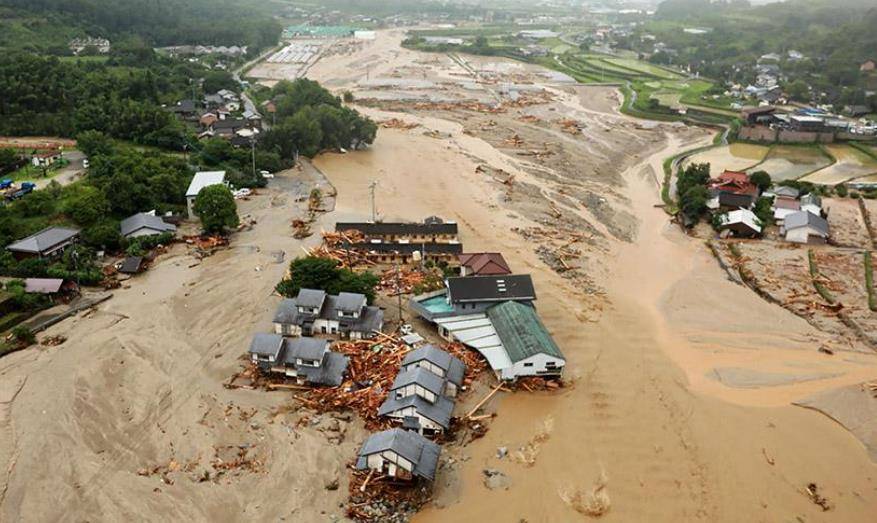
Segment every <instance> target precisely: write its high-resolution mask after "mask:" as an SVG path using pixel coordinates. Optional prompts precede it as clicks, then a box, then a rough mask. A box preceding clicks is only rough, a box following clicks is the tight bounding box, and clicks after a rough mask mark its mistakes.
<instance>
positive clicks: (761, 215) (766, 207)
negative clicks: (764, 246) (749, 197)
mask: <svg viewBox="0 0 877 523" xmlns="http://www.w3.org/2000/svg"><path fill="white" fill-rule="evenodd" d="M771 207H773V198H769V197H766V196H762V197H761V198H759V199H758V200H756V202H755V207H754V208H753V209H752V212H753V213H754V214H755V216H756V217H757V218H758V221H760V222H761V226H762V227H765V226H768V225H773V210H772V209H771Z"/></svg>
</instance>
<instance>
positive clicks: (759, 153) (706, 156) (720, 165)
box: [685, 143, 769, 176]
mask: <svg viewBox="0 0 877 523" xmlns="http://www.w3.org/2000/svg"><path fill="white" fill-rule="evenodd" d="M768 150H769V148H768V147H765V146H763V145H750V144H745V143H735V144H731V145H724V146H721V147H713V148H712V149H709V150H706V151H703V152H699V153H697V154H695V155H693V156H691V157H689V158H688V159H687V160H686V161H685V165H689V164H690V163H708V164H710V174H711V175H712V176H718V175H720V174H722V171H724V170H726V169H727V170H730V171H744V170H746V169H748V168H749V167H752V166H753V165H755V164H757V163H758V162H760V161H761V160H763V159H764V157H765V156H766V155H767V152H768Z"/></svg>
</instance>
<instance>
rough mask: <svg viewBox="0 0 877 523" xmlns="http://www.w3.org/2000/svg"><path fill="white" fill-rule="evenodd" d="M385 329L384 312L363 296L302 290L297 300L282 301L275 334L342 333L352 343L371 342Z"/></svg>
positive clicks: (278, 310)
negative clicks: (356, 341)
mask: <svg viewBox="0 0 877 523" xmlns="http://www.w3.org/2000/svg"><path fill="white" fill-rule="evenodd" d="M383 326H384V311H382V310H381V309H380V308H378V307H374V306H369V305H368V304H367V301H366V297H365V296H364V295H362V294H356V293H351V292H342V293H340V294H338V295H337V296H333V295H331V294H327V293H326V292H325V291H321V290H315V289H301V290H299V292H298V296H296V297H295V298H287V299H284V300H283V301H281V302H280V305H279V306H278V307H277V312H276V314H275V315H274V331H275V332H276V333H277V334H279V335H283V336H302V335H311V334H340V335H341V336H342V337H345V338H350V339H352V340H359V339H367V338H371V337H372V336H374V333H376V332H380V330H381V329H382V328H383Z"/></svg>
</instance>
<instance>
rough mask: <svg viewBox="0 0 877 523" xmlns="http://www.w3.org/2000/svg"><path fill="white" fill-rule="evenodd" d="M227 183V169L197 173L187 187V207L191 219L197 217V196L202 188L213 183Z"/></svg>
mask: <svg viewBox="0 0 877 523" xmlns="http://www.w3.org/2000/svg"><path fill="white" fill-rule="evenodd" d="M224 183H225V171H202V172H199V173H195V177H194V178H192V183H190V184H189V188H188V189H186V208H187V209H188V211H189V219H192V218H194V217H195V210H194V206H195V198H196V197H197V196H198V193H199V192H201V189H203V188H205V187H209V186H211V185H219V184H224Z"/></svg>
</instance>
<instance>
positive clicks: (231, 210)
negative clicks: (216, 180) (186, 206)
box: [193, 185, 240, 233]
mask: <svg viewBox="0 0 877 523" xmlns="http://www.w3.org/2000/svg"><path fill="white" fill-rule="evenodd" d="M193 210H194V211H195V214H197V215H198V217H199V218H200V219H201V226H202V227H203V228H204V230H205V231H207V232H208V233H222V232H224V231H225V230H226V229H227V228H232V227H237V226H238V224H239V223H240V219H239V218H238V211H237V205H236V204H235V201H234V196H232V194H231V191H230V190H229V189H228V187H226V186H225V185H210V186H208V187H205V188H203V189H201V192H199V193H198V196H196V197H195V205H194V207H193Z"/></svg>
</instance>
